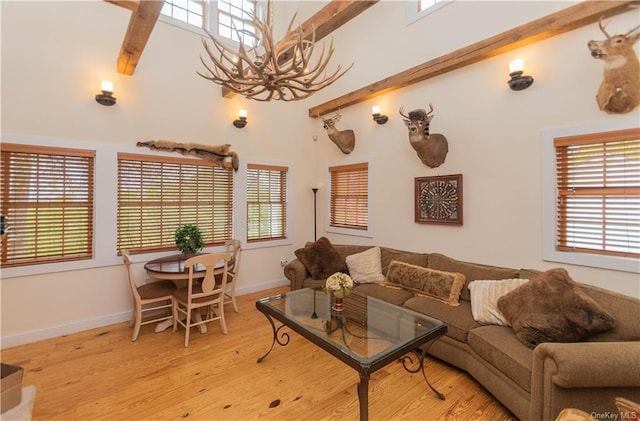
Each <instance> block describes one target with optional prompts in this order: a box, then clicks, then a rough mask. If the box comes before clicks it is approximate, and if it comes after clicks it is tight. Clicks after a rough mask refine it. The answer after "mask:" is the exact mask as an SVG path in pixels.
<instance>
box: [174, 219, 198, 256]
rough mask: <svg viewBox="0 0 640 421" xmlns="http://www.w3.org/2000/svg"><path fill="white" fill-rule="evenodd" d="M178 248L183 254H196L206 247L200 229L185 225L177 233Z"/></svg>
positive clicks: (192, 225)
mask: <svg viewBox="0 0 640 421" xmlns="http://www.w3.org/2000/svg"><path fill="white" fill-rule="evenodd" d="M174 238H175V240H176V247H178V250H180V251H181V252H182V253H183V254H185V255H189V254H196V253H198V252H199V251H200V250H202V247H204V240H203V239H202V233H201V232H200V229H199V228H198V227H197V226H196V225H194V224H183V225H182V226H181V227H180V228H178V229H177V230H176V232H175V236H174Z"/></svg>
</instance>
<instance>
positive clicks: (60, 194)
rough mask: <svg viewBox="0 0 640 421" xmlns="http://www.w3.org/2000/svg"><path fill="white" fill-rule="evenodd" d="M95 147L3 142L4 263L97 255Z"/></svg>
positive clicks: (13, 264) (52, 260)
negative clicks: (94, 211) (94, 250)
mask: <svg viewBox="0 0 640 421" xmlns="http://www.w3.org/2000/svg"><path fill="white" fill-rule="evenodd" d="M94 157H95V152H94V151H89V150H80V149H65V148H53V147H44V146H28V145H17V144H11V143H3V144H2V160H1V164H0V173H2V215H5V216H6V217H7V220H6V224H7V226H8V227H9V234H8V235H7V236H6V238H3V239H2V260H1V266H2V267H3V268H7V267H14V266H25V265H37V264H43V263H56V262H66V261H72V260H85V259H91V258H92V257H93V182H94V171H93V170H94Z"/></svg>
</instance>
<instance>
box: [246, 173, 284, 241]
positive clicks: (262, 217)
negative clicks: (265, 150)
mask: <svg viewBox="0 0 640 421" xmlns="http://www.w3.org/2000/svg"><path fill="white" fill-rule="evenodd" d="M288 170H289V169H288V168H287V167H282V166H274V165H260V164H247V241H248V242H252V241H265V240H276V239H284V238H286V237H287V172H288Z"/></svg>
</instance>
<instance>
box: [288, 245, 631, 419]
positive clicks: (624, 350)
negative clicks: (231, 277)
mask: <svg viewBox="0 0 640 421" xmlns="http://www.w3.org/2000/svg"><path fill="white" fill-rule="evenodd" d="M333 246H334V247H335V249H336V250H337V251H338V253H340V255H341V256H342V257H344V258H346V256H348V255H351V254H355V253H360V252H362V251H365V250H367V249H369V248H371V247H372V246H357V245H333ZM380 249H381V260H382V271H383V274H386V269H387V268H388V266H389V263H390V262H391V261H393V260H398V261H402V262H406V263H410V264H414V265H419V266H424V267H428V268H432V269H437V270H442V271H449V272H458V273H462V274H464V275H465V277H466V278H467V283H466V284H465V286H464V288H463V289H462V292H461V294H460V300H459V306H457V307H454V306H450V305H447V304H444V303H441V302H438V301H435V300H432V299H429V298H427V297H424V296H419V295H414V294H413V293H411V292H409V291H406V290H402V289H391V288H386V287H384V286H381V285H379V284H361V285H358V286H356V287H355V288H354V293H358V294H364V295H367V296H372V297H376V298H379V299H382V300H385V301H388V302H392V303H394V304H396V305H401V306H405V307H407V308H410V309H412V310H414V311H418V312H420V313H423V314H426V315H428V316H431V317H435V318H437V319H440V320H442V321H444V322H445V323H446V324H447V325H448V328H449V330H448V333H447V335H446V336H444V337H442V338H441V339H439V340H437V341H436V342H435V343H434V344H433V345H431V347H430V348H429V349H428V352H429V354H431V355H432V356H434V357H436V358H439V359H441V360H443V361H446V362H447V363H450V364H452V365H454V366H456V367H458V368H460V369H462V370H464V371H466V372H467V373H469V374H470V375H471V376H473V377H474V378H475V379H476V380H477V381H478V382H479V383H480V384H481V385H482V386H484V387H485V388H486V389H487V390H488V391H489V392H490V393H491V394H493V396H494V397H495V398H496V399H498V400H499V401H500V402H501V403H502V404H503V405H504V406H505V407H507V408H508V409H509V410H510V411H511V412H512V413H513V414H514V415H515V416H516V417H518V418H520V419H522V420H531V421H538V420H545V421H546V420H554V419H555V418H556V417H557V415H558V413H559V412H560V411H561V410H562V409H563V408H569V407H572V408H579V409H582V410H584V411H586V412H587V413H593V414H594V415H597V414H607V413H609V414H617V413H618V411H617V408H616V406H615V403H614V399H615V398H616V397H623V398H627V399H630V400H632V401H635V402H640V322H639V320H640V300H638V299H635V298H632V297H628V296H625V295H621V294H617V293H615V292H611V291H606V290H604V289H601V288H597V287H594V286H590V285H586V284H579V286H580V288H581V289H582V291H584V292H585V293H586V294H587V295H589V296H590V297H591V298H593V299H594V300H595V301H596V302H597V303H598V304H600V305H601V306H602V307H603V308H605V309H606V310H607V311H608V312H609V313H610V314H611V315H612V316H613V317H615V319H616V321H617V324H616V326H615V328H613V329H612V330H610V331H607V332H604V333H600V334H598V335H596V336H594V337H592V338H590V339H589V340H588V341H586V342H576V343H551V342H545V343H541V344H539V345H538V346H536V347H535V348H534V349H530V348H528V347H526V346H525V345H523V344H522V343H521V342H520V341H519V340H518V338H517V337H516V336H515V334H514V332H513V329H512V328H510V327H505V326H496V325H481V324H479V323H477V322H476V321H475V320H474V319H473V317H472V313H471V302H470V292H469V289H468V288H467V285H468V283H469V282H471V281H474V280H479V279H485V280H486V279H491V280H493V279H495V280H498V279H507V278H523V279H529V278H531V277H533V276H535V275H536V274H538V273H539V272H538V271H535V270H528V269H514V268H505V267H496V266H488V265H482V264H477V263H470V262H464V261H460V260H456V259H453V258H451V257H448V256H445V255H442V254H439V253H414V252H410V251H402V250H396V249H391V248H387V247H380ZM284 273H285V276H286V277H287V278H288V279H289V280H290V281H291V289H292V290H296V289H300V288H308V287H311V288H312V287H320V286H323V285H324V282H325V281H324V279H312V278H311V277H310V275H309V273H308V272H307V269H306V267H305V266H304V264H303V263H302V262H301V261H300V260H299V259H294V260H292V261H291V262H290V263H289V264H288V265H287V266H286V267H285V268H284Z"/></svg>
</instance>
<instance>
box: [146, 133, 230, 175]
mask: <svg viewBox="0 0 640 421" xmlns="http://www.w3.org/2000/svg"><path fill="white" fill-rule="evenodd" d="M136 145H137V146H138V147H139V148H141V147H146V148H149V149H152V150H157V151H166V152H178V153H179V154H182V155H185V156H195V157H198V158H201V159H204V160H207V161H213V162H219V163H220V165H223V166H224V161H225V159H226V158H230V160H231V166H232V167H233V169H234V171H238V164H239V159H238V155H237V154H236V153H235V152H232V151H231V150H230V149H231V145H229V144H226V145H214V146H208V145H200V144H197V143H180V142H173V141H171V140H147V141H144V142H138V143H137V144H136Z"/></svg>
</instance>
